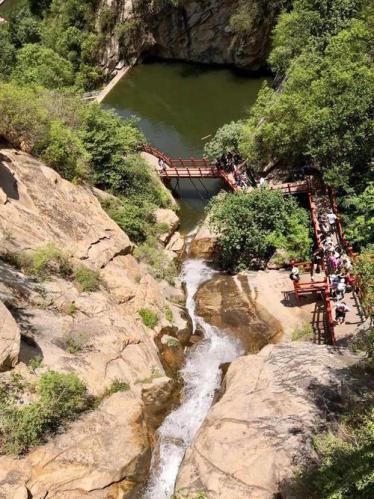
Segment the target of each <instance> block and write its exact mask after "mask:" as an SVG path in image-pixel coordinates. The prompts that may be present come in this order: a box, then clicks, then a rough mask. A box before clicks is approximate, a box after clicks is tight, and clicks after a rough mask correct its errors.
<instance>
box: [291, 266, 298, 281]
mask: <svg viewBox="0 0 374 499" xmlns="http://www.w3.org/2000/svg"><path fill="white" fill-rule="evenodd" d="M290 279H291V281H295V282H298V281H300V271H299V269H298V268H297V267H292V269H291V274H290Z"/></svg>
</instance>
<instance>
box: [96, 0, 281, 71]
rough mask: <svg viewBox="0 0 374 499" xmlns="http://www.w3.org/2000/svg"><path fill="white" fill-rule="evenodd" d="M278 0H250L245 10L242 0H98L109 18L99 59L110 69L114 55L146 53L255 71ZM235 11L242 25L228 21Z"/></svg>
mask: <svg viewBox="0 0 374 499" xmlns="http://www.w3.org/2000/svg"><path fill="white" fill-rule="evenodd" d="M283 3H284V2H281V1H278V0H275V1H271V2H261V1H260V0H254V1H253V2H251V5H250V9H249V12H247V10H248V9H247V10H245V9H244V10H243V8H244V7H243V5H244V2H242V0H234V1H231V0H225V1H221V0H203V1H195V0H182V1H179V2H172V1H151V2H149V1H147V0H104V1H103V3H102V7H101V9H102V12H104V13H110V14H108V16H111V23H109V26H108V29H109V33H110V41H109V43H108V45H107V47H106V49H105V53H104V54H103V64H104V66H105V67H106V68H107V69H108V70H109V71H111V70H113V69H114V68H115V67H116V66H117V64H118V62H119V61H122V63H121V64H122V65H123V64H132V63H134V62H135V61H137V60H138V59H139V58H141V57H142V56H144V55H152V56H156V57H160V58H162V59H179V60H185V61H193V62H199V63H206V64H225V65H231V66H235V67H237V68H242V69H245V70H250V71H257V70H259V69H262V68H263V67H264V66H265V65H266V59H267V56H268V54H269V51H270V43H271V31H272V29H273V27H274V25H275V22H276V19H277V16H278V15H279V12H280V9H281V7H282V5H283ZM240 9H241V10H240ZM235 14H237V15H238V16H239V17H241V19H243V18H244V17H245V16H247V25H246V27H245V29H244V28H241V29H236V28H235V26H233V23H232V22H231V23H230V20H231V19H232V17H233V16H234V15H235Z"/></svg>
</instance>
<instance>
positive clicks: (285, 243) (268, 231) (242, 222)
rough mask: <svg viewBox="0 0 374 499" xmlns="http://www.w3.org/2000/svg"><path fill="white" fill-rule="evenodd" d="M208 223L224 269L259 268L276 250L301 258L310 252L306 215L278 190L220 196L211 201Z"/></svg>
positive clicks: (294, 202)
mask: <svg viewBox="0 0 374 499" xmlns="http://www.w3.org/2000/svg"><path fill="white" fill-rule="evenodd" d="M208 221H209V225H210V227H211V229H212V230H213V232H214V233H215V234H216V235H217V240H218V247H219V252H218V254H219V261H220V263H221V265H222V266H223V267H224V268H234V269H241V268H251V267H258V266H259V265H262V263H263V262H264V261H265V260H267V259H268V258H270V257H271V255H272V254H273V253H274V250H275V249H276V248H283V249H286V250H287V251H289V253H290V254H291V256H293V257H296V258H301V259H304V258H306V257H307V256H308V254H309V252H310V247H311V239H310V236H309V229H308V216H307V213H306V212H305V210H303V209H302V208H299V207H298V206H297V203H296V201H295V200H294V199H293V198H291V197H286V196H283V194H282V193H280V192H278V191H272V190H269V189H266V188H260V189H256V190H254V191H252V192H251V193H244V192H241V193H236V194H227V193H224V194H220V195H219V196H217V197H215V198H214V199H213V200H212V201H211V202H210V205H209V211H208Z"/></svg>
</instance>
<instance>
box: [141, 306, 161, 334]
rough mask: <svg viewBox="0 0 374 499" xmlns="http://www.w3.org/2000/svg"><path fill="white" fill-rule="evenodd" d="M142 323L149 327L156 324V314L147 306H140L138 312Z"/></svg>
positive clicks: (153, 326)
mask: <svg viewBox="0 0 374 499" xmlns="http://www.w3.org/2000/svg"><path fill="white" fill-rule="evenodd" d="M138 314H139V316H140V318H141V319H142V321H143V324H144V325H145V326H146V327H149V328H151V329H153V328H155V327H156V326H157V324H158V321H159V319H158V315H157V314H156V312H153V310H150V309H149V308H141V309H140V310H139V312H138Z"/></svg>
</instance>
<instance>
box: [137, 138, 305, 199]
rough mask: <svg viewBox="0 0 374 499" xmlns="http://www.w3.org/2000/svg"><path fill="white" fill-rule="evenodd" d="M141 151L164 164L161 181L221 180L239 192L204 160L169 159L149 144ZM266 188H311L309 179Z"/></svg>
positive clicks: (290, 190) (297, 190) (228, 178)
mask: <svg viewBox="0 0 374 499" xmlns="http://www.w3.org/2000/svg"><path fill="white" fill-rule="evenodd" d="M143 150H144V152H147V153H148V154H151V155H152V156H154V157H156V158H158V159H162V160H163V162H164V163H165V168H164V169H162V170H160V171H159V172H158V173H159V175H160V177H161V179H162V180H167V179H174V178H177V179H179V178H190V179H194V178H221V179H222V180H223V181H224V182H225V184H226V185H227V186H228V187H229V189H231V190H233V191H236V190H240V188H239V187H238V186H237V185H236V183H235V179H234V177H233V175H232V174H230V173H227V172H225V171H224V170H222V169H220V168H217V167H216V166H215V165H213V164H212V163H211V162H210V161H209V160H208V159H206V158H203V159H195V158H170V157H169V156H168V155H167V154H165V153H163V152H162V151H160V150H159V149H157V148H156V147H154V146H152V145H150V144H146V145H145V146H144V147H143ZM267 187H268V188H270V189H276V190H281V191H282V192H283V193H284V194H291V195H295V194H303V193H308V192H310V191H311V188H312V186H311V183H310V180H309V179H307V180H302V181H300V182H291V183H285V184H275V185H267ZM251 189H252V187H249V188H248V190H249V191H250V190H251Z"/></svg>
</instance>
